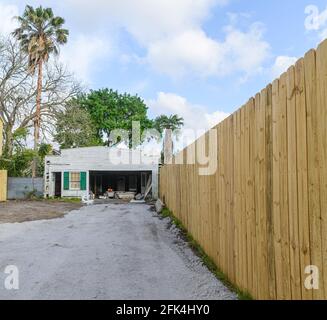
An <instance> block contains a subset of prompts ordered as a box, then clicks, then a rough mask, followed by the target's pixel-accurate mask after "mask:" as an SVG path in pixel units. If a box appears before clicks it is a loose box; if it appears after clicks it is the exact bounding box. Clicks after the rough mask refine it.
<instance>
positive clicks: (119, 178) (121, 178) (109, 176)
mask: <svg viewBox="0 0 327 320" xmlns="http://www.w3.org/2000/svg"><path fill="white" fill-rule="evenodd" d="M151 179H152V172H151V171H142V172H139V171H90V190H91V191H92V192H93V194H94V195H95V197H97V198H98V197H100V196H103V195H104V194H105V193H106V192H107V191H108V190H109V189H111V190H113V191H114V192H134V193H135V194H142V195H144V194H145V193H146V192H147V189H148V188H149V186H151Z"/></svg>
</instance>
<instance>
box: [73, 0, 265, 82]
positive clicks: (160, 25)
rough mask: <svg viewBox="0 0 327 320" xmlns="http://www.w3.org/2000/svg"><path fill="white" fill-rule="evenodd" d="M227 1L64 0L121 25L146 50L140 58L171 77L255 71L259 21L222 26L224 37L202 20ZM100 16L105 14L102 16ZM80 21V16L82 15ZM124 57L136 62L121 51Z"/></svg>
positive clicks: (259, 57)
mask: <svg viewBox="0 0 327 320" xmlns="http://www.w3.org/2000/svg"><path fill="white" fill-rule="evenodd" d="M228 2H229V0H178V1H176V0H156V1H153V0H138V1H134V0H121V1H116V0H115V1H114V0H109V1H108V0H107V1H104V0H94V1H92V2H90V1H81V0H68V3H70V4H71V5H72V6H73V8H74V9H75V10H78V11H79V15H82V16H85V17H87V19H88V21H90V20H91V21H92V22H94V23H95V24H97V23H100V24H102V23H103V21H105V23H106V27H107V28H108V24H110V26H111V27H109V29H110V30H111V28H118V29H119V30H120V29H122V30H125V31H127V32H128V33H129V34H130V35H132V36H133V38H134V39H135V40H136V41H137V42H138V43H139V44H140V45H141V46H142V47H143V48H145V50H146V53H145V55H144V57H143V58H144V59H140V60H139V61H142V63H144V62H146V63H148V64H149V65H150V66H151V67H152V68H153V69H154V70H156V71H157V72H159V73H162V74H165V75H168V76H170V77H172V78H179V77H183V76H185V75H188V74H191V75H192V74H195V75H196V76H198V77H208V76H221V75H226V74H230V73H233V72H241V73H245V74H246V75H250V74H253V73H256V72H258V71H259V70H261V68H262V64H263V63H264V61H265V60H266V58H267V57H268V56H269V52H270V47H269V44H268V43H267V42H265V41H264V40H263V31H264V29H263V26H262V25H260V24H258V23H255V24H252V25H251V26H250V28H249V29H248V30H246V31H242V30H239V29H237V28H235V27H233V26H229V27H227V28H225V39H222V40H221V41H220V40H218V39H215V38H213V37H209V36H208V35H207V33H206V32H205V31H204V30H203V27H202V26H203V23H204V22H205V20H206V19H208V18H209V17H210V12H211V10H212V9H213V8H214V7H215V6H219V5H220V6H223V5H226V4H227V3H228ZM104 17H105V19H104ZM81 21H82V19H81ZM122 57H123V58H122V59H123V60H122V61H123V62H124V63H128V62H129V61H135V59H132V60H131V59H130V57H129V56H128V55H126V54H125V55H123V56H122Z"/></svg>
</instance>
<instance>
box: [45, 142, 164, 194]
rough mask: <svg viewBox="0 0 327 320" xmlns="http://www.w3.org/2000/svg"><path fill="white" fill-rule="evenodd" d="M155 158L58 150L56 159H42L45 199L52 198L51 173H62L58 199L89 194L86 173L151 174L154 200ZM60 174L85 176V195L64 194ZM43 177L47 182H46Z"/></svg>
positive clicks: (101, 149) (104, 149) (134, 153)
mask: <svg viewBox="0 0 327 320" xmlns="http://www.w3.org/2000/svg"><path fill="white" fill-rule="evenodd" d="M158 164H159V157H158V156H146V155H143V154H142V152H141V151H139V150H125V149H116V148H108V147H90V148H77V149H66V150H62V153H61V155H60V156H47V157H46V158H45V196H49V197H53V196H54V181H53V173H54V172H61V173H62V179H61V180H62V186H61V190H62V196H63V197H81V196H83V195H87V194H88V193H89V172H90V171H138V172H142V171H152V180H153V182H152V193H153V197H154V198H155V199H156V198H157V197H158V173H159V166H158ZM63 172H87V189H88V190H86V191H72V190H69V191H67V190H64V188H63V183H64V177H63ZM47 176H48V177H49V181H47Z"/></svg>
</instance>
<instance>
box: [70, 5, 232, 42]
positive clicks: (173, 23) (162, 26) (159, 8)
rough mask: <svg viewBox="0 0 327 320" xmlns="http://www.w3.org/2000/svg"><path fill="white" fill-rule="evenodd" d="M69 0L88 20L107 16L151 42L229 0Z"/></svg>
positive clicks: (194, 22) (200, 18) (191, 23)
mask: <svg viewBox="0 0 327 320" xmlns="http://www.w3.org/2000/svg"><path fill="white" fill-rule="evenodd" d="M67 3H70V4H71V5H72V6H73V7H74V9H75V10H77V11H79V13H80V14H83V15H84V16H86V17H87V18H88V21H90V19H91V20H92V22H94V23H101V21H103V19H102V18H103V17H105V18H106V19H105V22H106V23H111V24H114V25H116V26H118V27H123V28H125V29H126V30H127V31H128V32H129V33H130V34H132V35H133V36H134V37H135V38H136V39H137V40H138V41H139V42H141V43H143V44H148V43H149V42H152V41H156V40H158V39H160V38H163V37H166V36H167V35H171V34H174V33H176V32H181V31H184V30H186V29H189V28H193V27H195V26H198V25H199V24H201V23H202V22H203V20H204V19H206V17H207V16H208V15H209V13H210V9H211V8H213V7H214V6H216V5H225V4H227V3H228V0H178V1H176V0H155V1H153V0H137V1H135V0H120V1H117V0H93V1H89V0H67ZM99 17H101V18H99ZM81 21H82V20H81Z"/></svg>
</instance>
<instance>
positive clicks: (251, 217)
mask: <svg viewBox="0 0 327 320" xmlns="http://www.w3.org/2000/svg"><path fill="white" fill-rule="evenodd" d="M215 129H216V131H217V134H216V137H217V141H218V142H217V143H218V145H217V147H216V149H217V152H216V153H215V152H212V151H211V157H217V161H218V169H217V171H216V173H215V174H212V175H209V176H205V175H204V176H202V175H199V169H200V168H202V167H203V166H201V165H200V164H199V163H197V162H196V163H195V164H182V165H177V164H173V165H165V166H164V167H163V168H162V169H161V172H160V196H161V199H162V200H164V202H165V203H166V205H167V207H168V208H169V209H171V210H172V212H173V213H174V215H175V216H176V217H178V218H179V219H180V220H181V221H182V222H183V224H184V225H185V227H186V228H187V229H188V231H189V232H190V233H191V234H192V235H193V236H194V238H195V239H196V240H197V241H198V242H199V243H200V244H201V245H202V247H203V248H204V250H205V251H206V253H207V254H208V255H209V256H210V257H211V258H212V259H213V260H214V261H215V262H216V264H217V265H218V266H219V267H220V269H221V270H222V271H223V272H224V273H225V274H226V275H227V276H228V277H229V279H230V280H231V281H232V282H233V283H234V284H235V285H237V286H238V287H240V288H241V289H243V290H245V291H248V292H249V293H250V294H251V295H252V296H253V297H254V298H256V299H327V41H325V42H323V43H322V44H321V45H320V46H319V47H318V49H317V51H315V50H311V51H309V52H308V53H307V54H306V55H305V57H304V59H300V60H299V61H298V62H297V63H296V65H295V66H292V67H291V68H289V70H288V71H287V73H284V74H283V75H282V76H281V77H280V78H279V79H278V80H275V81H274V82H273V83H272V84H269V85H268V86H267V87H266V88H265V89H263V90H262V91H261V92H260V93H258V94H257V95H256V96H255V98H251V99H250V100H249V101H248V103H247V104H246V105H244V106H243V107H242V108H241V109H239V110H238V111H236V112H235V113H234V114H233V115H232V116H230V117H229V118H228V119H226V120H225V121H223V122H222V123H220V124H219V125H218V126H216V127H215ZM208 141H209V133H207V134H206V135H205V139H202V138H201V139H199V140H198V141H197V142H196V143H194V144H192V145H191V146H189V147H188V148H187V149H185V150H184V151H182V153H180V154H179V155H178V156H177V158H179V159H180V158H181V157H182V156H184V159H186V157H187V156H188V158H189V160H190V159H192V158H193V160H194V158H195V156H194V154H195V152H197V151H199V150H200V149H201V148H202V147H203V144H204V143H205V142H206V148H207V152H208ZM212 144H213V143H212ZM213 145H214V144H213ZM215 154H216V155H215ZM185 161H186V160H185ZM188 163H189V162H188ZM311 265H314V266H316V267H318V270H319V289H316V290H308V289H306V287H305V285H304V283H305V280H306V279H307V277H308V276H309V274H306V273H305V272H306V271H308V270H306V267H308V266H311ZM312 270H313V271H314V270H315V269H312ZM315 279H317V278H315Z"/></svg>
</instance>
